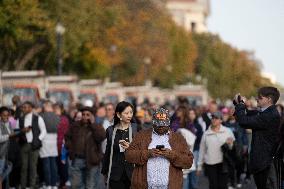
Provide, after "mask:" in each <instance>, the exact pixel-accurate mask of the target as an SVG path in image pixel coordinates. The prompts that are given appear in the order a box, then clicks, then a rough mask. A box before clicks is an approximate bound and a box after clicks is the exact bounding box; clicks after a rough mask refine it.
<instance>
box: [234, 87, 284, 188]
mask: <svg viewBox="0 0 284 189" xmlns="http://www.w3.org/2000/svg"><path fill="white" fill-rule="evenodd" d="M279 97H280V93H279V91H278V89H277V88H275V87H262V88H260V89H259V90H258V97H257V104H258V107H259V108H260V111H259V112H255V113H251V112H250V111H248V110H247V109H246V105H245V97H242V96H240V95H239V94H238V95H236V96H235V98H234V104H235V116H236V120H237V121H238V123H239V124H240V125H241V127H243V128H245V129H252V142H251V151H250V163H249V166H250V169H251V172H252V173H253V176H254V180H255V184H256V186H257V188H258V189H267V187H268V184H267V180H268V176H269V170H270V167H271V165H272V160H273V154H274V152H275V149H276V146H277V139H278V136H279V135H278V133H279V126H280V115H279V113H278V111H277V109H276V106H275V104H276V102H277V101H278V99H279Z"/></svg>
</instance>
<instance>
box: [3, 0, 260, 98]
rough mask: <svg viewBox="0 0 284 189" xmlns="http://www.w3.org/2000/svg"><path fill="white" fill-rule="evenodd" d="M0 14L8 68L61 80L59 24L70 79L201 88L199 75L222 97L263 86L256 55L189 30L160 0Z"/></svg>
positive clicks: (12, 1)
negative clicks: (56, 76)
mask: <svg viewBox="0 0 284 189" xmlns="http://www.w3.org/2000/svg"><path fill="white" fill-rule="evenodd" d="M0 12H1V14H0V33H1V35H0V45H1V49H2V51H1V52H0V61H1V69H2V70H23V69H44V70H45V71H46V72H47V73H48V74H55V72H56V62H55V51H56V45H55V31H54V30H55V29H54V28H55V25H56V23H57V22H60V23H62V24H63V25H64V27H65V28H66V33H65V34H64V45H63V47H64V51H63V52H64V53H63V58H64V67H63V71H64V73H65V74H71V73H72V74H78V75H79V76H80V77H81V78H101V79H103V78H105V77H110V78H112V79H113V80H116V81H121V82H123V83H124V84H125V85H141V84H143V83H144V81H145V79H146V78H145V77H147V79H151V80H152V81H153V82H154V84H155V85H157V86H160V87H172V86H173V85H174V84H182V83H186V82H197V83H198V81H196V80H195V78H196V77H195V76H196V75H200V76H201V77H202V78H203V80H207V88H208V90H209V92H210V94H211V95H212V96H213V97H220V98H222V99H225V98H227V97H231V94H234V93H235V92H236V91H240V92H242V93H243V94H248V93H252V92H253V91H255V88H257V87H258V86H260V85H262V84H263V79H262V78H261V76H260V66H259V64H258V63H257V61H256V60H255V59H254V58H253V56H252V55H251V54H250V53H248V52H246V51H240V50H238V49H235V48H233V47H231V46H230V45H228V44H226V43H224V42H223V41H222V40H221V39H220V38H219V37H218V36H215V35H212V34H210V33H207V34H191V33H188V32H186V31H185V30H184V29H182V28H180V27H178V26H177V25H175V23H174V22H173V21H172V20H171V17H170V15H169V13H168V12H167V11H166V9H165V7H163V6H160V5H157V4H156V3H155V1H151V0H139V1H133V0H116V1H113V0H96V1H94V0H77V1H74V0H64V1H57V0H1V1H0ZM145 58H148V59H150V62H149V64H145ZM146 70H147V72H145V71H146ZM146 74H147V75H146Z"/></svg>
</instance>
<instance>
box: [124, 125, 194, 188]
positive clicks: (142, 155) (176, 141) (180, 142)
mask: <svg viewBox="0 0 284 189" xmlns="http://www.w3.org/2000/svg"><path fill="white" fill-rule="evenodd" d="M151 137H152V129H149V130H145V131H140V132H139V133H138V134H137V135H136V136H135V137H134V139H133V141H132V143H131V144H130V147H129V148H128V149H127V151H126V154H125V159H126V160H127V161H128V162H129V163H134V164H135V168H134V171H133V174H132V181H131V188H132V189H147V188H148V186H147V161H148V158H149V152H148V146H149V144H150V143H151ZM169 143H170V145H171V148H172V157H171V158H170V159H169V160H170V173H169V189H180V188H182V181H183V174H182V169H188V168H190V167H191V165H192V160H193V155H192V153H191V152H190V151H189V149H188V146H187V144H186V141H185V139H184V138H183V137H182V136H181V135H180V134H177V133H174V132H170V136H169Z"/></svg>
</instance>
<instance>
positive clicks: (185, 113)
mask: <svg viewBox="0 0 284 189" xmlns="http://www.w3.org/2000/svg"><path fill="white" fill-rule="evenodd" d="M177 111H181V112H182V116H181V117H177V118H179V124H180V125H179V127H180V128H186V126H187V124H188V123H189V122H190V119H189V111H188V108H187V107H186V106H184V105H181V106H179V107H178V108H177V110H176V112H177Z"/></svg>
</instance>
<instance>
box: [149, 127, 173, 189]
mask: <svg viewBox="0 0 284 189" xmlns="http://www.w3.org/2000/svg"><path fill="white" fill-rule="evenodd" d="M157 145H164V146H165V148H168V149H171V146H170V144H169V133H167V134H164V135H158V134H157V133H156V132H154V131H153V133H152V141H151V143H150V144H149V146H148V149H153V148H156V146H157ZM169 173H170V161H169V160H168V159H166V158H164V157H154V158H149V159H148V162H147V182H148V189H167V188H168V185H169Z"/></svg>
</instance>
